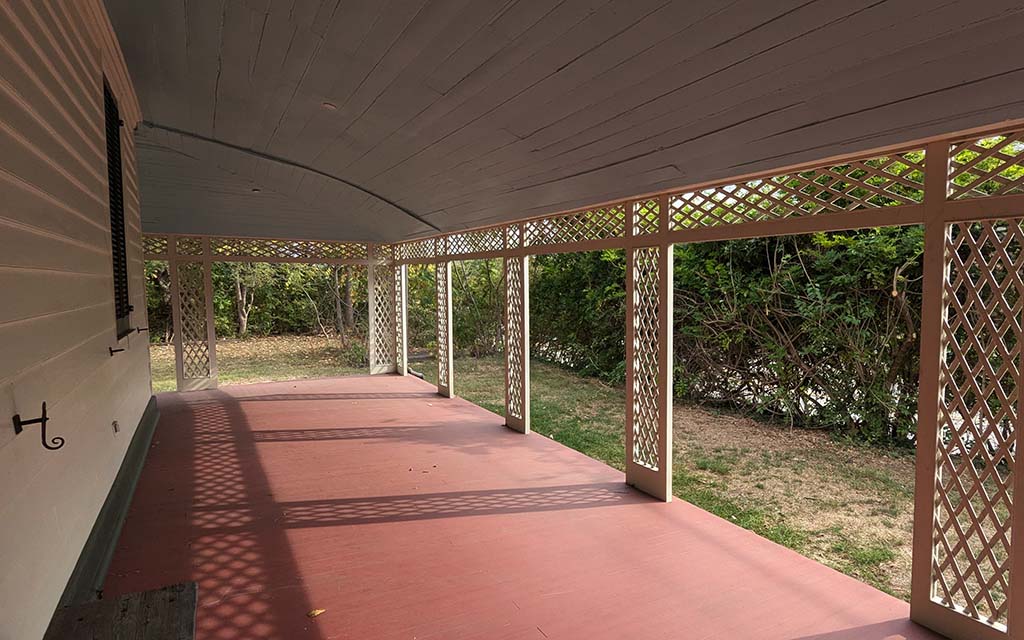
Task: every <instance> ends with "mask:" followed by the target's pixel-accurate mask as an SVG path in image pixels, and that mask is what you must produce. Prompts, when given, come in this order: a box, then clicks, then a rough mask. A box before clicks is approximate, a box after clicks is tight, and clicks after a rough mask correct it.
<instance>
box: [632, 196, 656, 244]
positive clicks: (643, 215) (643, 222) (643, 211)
mask: <svg viewBox="0 0 1024 640" xmlns="http://www.w3.org/2000/svg"><path fill="white" fill-rule="evenodd" d="M660 219H661V206H660V205H659V204H658V201H657V200H638V201H636V202H634V203H633V235H635V236H643V235H649V234H652V233H658V221H659V220H660Z"/></svg>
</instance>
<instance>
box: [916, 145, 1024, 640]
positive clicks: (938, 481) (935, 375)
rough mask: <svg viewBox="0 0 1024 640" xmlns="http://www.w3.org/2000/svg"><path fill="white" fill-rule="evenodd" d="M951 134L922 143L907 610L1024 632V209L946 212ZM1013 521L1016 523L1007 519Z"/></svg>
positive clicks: (964, 632) (958, 635)
mask: <svg viewBox="0 0 1024 640" xmlns="http://www.w3.org/2000/svg"><path fill="white" fill-rule="evenodd" d="M949 149H950V146H949V143H948V142H946V141H941V142H937V143H933V144H930V145H929V146H928V148H927V154H926V158H927V167H926V174H925V175H926V177H925V179H926V185H925V200H924V208H925V216H924V217H925V253H924V261H923V270H922V274H923V279H924V280H923V286H924V291H923V301H922V308H921V357H920V380H919V385H918V388H919V399H918V428H917V462H916V464H917V472H916V478H915V479H916V488H915V493H914V542H913V574H912V581H911V596H910V598H911V603H910V617H911V619H913V620H914V621H916V622H918V623H920V624H922V625H924V626H927V627H929V628H931V629H934V630H936V631H938V632H939V633H942V634H944V635H946V636H948V637H949V638H951V639H953V640H968V639H970V640H997V639H1000V638H1024V627H1022V628H1019V629H1018V628H1017V625H1018V624H1019V623H1017V616H1016V615H1015V612H1016V611H1018V610H1019V609H1020V607H1021V606H1022V604H1024V600H1022V599H1021V596H1020V595H1018V594H1020V592H1021V591H1022V590H1021V589H1017V588H1014V586H1015V585H1016V584H1018V583H1019V582H1018V581H1019V580H1020V576H1019V574H1018V572H1020V571H1024V558H1022V557H1021V555H1022V550H1021V545H1014V544H1012V542H1015V541H1016V540H1017V537H1018V536H1016V535H1013V536H1012V537H1011V535H1010V530H1011V529H1012V530H1013V533H1017V532H1018V531H1019V528H1018V526H1024V517H1022V516H1024V514H1021V513H1020V512H1021V509H1020V507H1019V506H1018V504H1019V502H1018V501H1015V500H1014V498H1013V496H1014V494H1016V495H1018V496H1019V495H1021V494H1020V493H1019V492H1018V491H1024V485H1022V484H1021V477H1020V475H1021V474H1019V473H1018V472H1017V470H1016V469H1015V468H1014V467H1015V463H1016V451H1017V450H1018V449H1016V448H1015V447H1013V446H1012V445H1011V440H1009V439H1006V437H1005V433H1007V429H1008V430H1009V432H1010V433H1019V430H1020V427H1021V426H1022V425H1021V415H1022V410H1021V406H1020V404H1021V401H1022V399H1024V394H1020V393H1019V392H1017V391H1014V392H1012V393H1007V391H1006V390H1007V389H1014V390H1017V389H1020V387H1021V375H1020V370H1021V353H1020V349H1021V347H1020V345H1021V343H1022V342H1024V340H1022V339H1024V335H1022V331H1021V329H1020V326H1021V320H1022V318H1021V310H1020V306H1019V302H1016V301H1019V300H1021V299H1024V282H1022V280H1021V272H1022V271H1024V231H1022V229H1021V221H1020V220H1009V221H1005V222H997V221H994V220H984V221H979V222H971V221H967V222H956V223H953V224H951V217H950V214H951V209H953V207H952V206H951V204H952V203H951V202H950V201H949V200H948V197H947V189H948V188H949V182H948V175H949V155H950V154H949ZM1011 525H1012V526H1011Z"/></svg>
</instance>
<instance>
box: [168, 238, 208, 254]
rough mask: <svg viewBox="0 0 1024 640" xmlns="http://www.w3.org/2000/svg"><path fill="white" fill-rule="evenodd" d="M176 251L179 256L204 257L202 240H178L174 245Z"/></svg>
mask: <svg viewBox="0 0 1024 640" xmlns="http://www.w3.org/2000/svg"><path fill="white" fill-rule="evenodd" d="M174 247H175V249H174V250H175V251H177V252H178V255H179V256H201V255H203V240H202V238H188V237H186V238H178V239H177V241H176V242H175V244H174Z"/></svg>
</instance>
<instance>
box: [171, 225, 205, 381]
mask: <svg viewBox="0 0 1024 640" xmlns="http://www.w3.org/2000/svg"><path fill="white" fill-rule="evenodd" d="M167 255H168V264H169V267H170V273H171V318H172V321H173V323H174V370H175V377H176V378H177V383H178V391H195V390H199V389H214V388H216V387H217V334H216V331H215V329H214V324H213V281H212V274H211V268H210V267H211V264H212V256H211V254H210V243H209V240H208V239H207V238H202V239H199V238H189V237H177V238H175V237H171V238H170V240H169V243H168V248H167Z"/></svg>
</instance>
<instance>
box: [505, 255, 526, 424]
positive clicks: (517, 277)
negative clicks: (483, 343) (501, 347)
mask: <svg viewBox="0 0 1024 640" xmlns="http://www.w3.org/2000/svg"><path fill="white" fill-rule="evenodd" d="M524 265H525V261H524V260H523V259H522V258H505V367H506V380H507V384H508V389H507V390H506V393H507V394H508V395H507V405H508V412H509V415H511V416H512V417H513V418H518V419H522V418H523V413H524V411H523V397H524V395H525V393H524V388H523V386H524V384H525V381H524V379H523V351H524V348H523V347H524V345H523V334H524V331H523V322H524V320H525V318H524V317H523V281H524V278H525V277H526V274H525V273H524V269H525V267H524Z"/></svg>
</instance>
